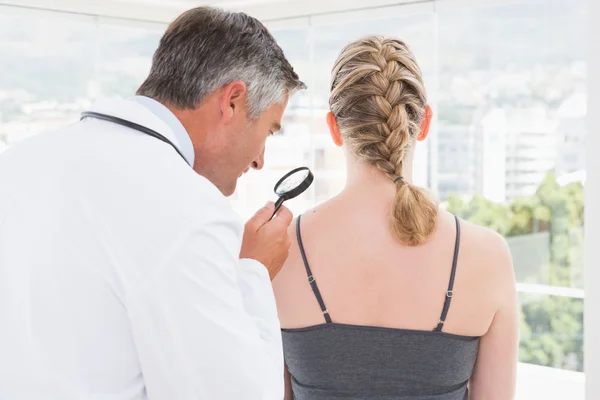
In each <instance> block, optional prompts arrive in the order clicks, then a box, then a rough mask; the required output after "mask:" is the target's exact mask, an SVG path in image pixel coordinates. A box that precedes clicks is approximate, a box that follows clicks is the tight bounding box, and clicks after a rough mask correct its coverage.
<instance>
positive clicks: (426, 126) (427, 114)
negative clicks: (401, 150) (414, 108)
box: [417, 104, 433, 141]
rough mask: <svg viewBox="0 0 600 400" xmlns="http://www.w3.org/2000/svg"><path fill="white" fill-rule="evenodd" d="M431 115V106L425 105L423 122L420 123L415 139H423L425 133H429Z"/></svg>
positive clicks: (425, 136) (425, 135)
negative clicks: (419, 130)
mask: <svg viewBox="0 0 600 400" xmlns="http://www.w3.org/2000/svg"><path fill="white" fill-rule="evenodd" d="M432 117H433V112H432V111H431V106H430V105H429V104H426V105H425V118H423V122H422V123H421V132H419V136H417V140H418V141H421V140H425V139H426V138H427V135H429V127H430V126H431V118H432Z"/></svg>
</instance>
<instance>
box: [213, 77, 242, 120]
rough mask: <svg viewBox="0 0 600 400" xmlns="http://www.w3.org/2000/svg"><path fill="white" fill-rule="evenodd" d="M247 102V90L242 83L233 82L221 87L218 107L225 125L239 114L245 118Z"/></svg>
mask: <svg viewBox="0 0 600 400" xmlns="http://www.w3.org/2000/svg"><path fill="white" fill-rule="evenodd" d="M247 100H248V89H247V88H246V84H245V83H244V82H242V81H233V82H231V83H229V84H228V85H226V86H224V87H223V89H222V95H221V98H220V102H219V105H220V108H221V115H222V117H223V119H224V120H225V123H229V122H231V121H233V120H234V119H235V118H234V117H235V116H236V115H239V113H242V114H243V115H244V116H245V117H247V113H248V110H247V109H246V108H247Z"/></svg>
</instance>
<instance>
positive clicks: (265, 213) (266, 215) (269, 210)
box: [248, 201, 275, 231]
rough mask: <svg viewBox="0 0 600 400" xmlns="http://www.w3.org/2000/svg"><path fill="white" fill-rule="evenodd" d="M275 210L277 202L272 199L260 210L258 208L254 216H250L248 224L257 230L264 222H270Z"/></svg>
mask: <svg viewBox="0 0 600 400" xmlns="http://www.w3.org/2000/svg"><path fill="white" fill-rule="evenodd" d="M274 211H275V203H273V202H272V201H269V202H268V203H267V204H265V205H264V206H263V207H262V208H261V209H260V210H258V211H257V212H256V214H254V216H253V217H252V218H250V220H249V221H248V224H249V225H250V226H251V227H252V228H253V229H254V230H256V231H257V230H258V229H260V227H261V226H263V225H264V224H266V223H267V222H269V219H270V218H271V216H272V215H273V212H274Z"/></svg>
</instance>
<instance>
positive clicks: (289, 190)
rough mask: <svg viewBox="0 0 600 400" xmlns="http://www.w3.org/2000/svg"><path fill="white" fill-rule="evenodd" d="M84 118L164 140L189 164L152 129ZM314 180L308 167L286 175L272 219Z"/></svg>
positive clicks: (280, 183)
mask: <svg viewBox="0 0 600 400" xmlns="http://www.w3.org/2000/svg"><path fill="white" fill-rule="evenodd" d="M84 118H96V119H101V120H103V121H108V122H112V123H113V124H117V125H121V126H124V127H126V128H130V129H134V130H136V131H138V132H141V133H143V134H146V135H148V136H152V137H153V138H156V139H158V140H162V141H163V142H165V143H168V144H170V145H171V146H172V147H173V148H174V149H175V151H176V152H177V154H179V155H180V156H181V158H183V160H184V161H185V162H186V164H187V163H188V161H187V160H186V159H185V157H184V155H183V153H181V151H180V150H179V149H178V148H177V146H175V144H173V142H171V141H170V140H169V139H167V138H166V137H164V136H163V135H161V134H160V133H158V132H156V131H154V130H152V129H150V128H147V127H145V126H143V125H139V124H136V123H135V122H131V121H128V120H126V119H123V118H119V117H115V116H114V115H108V114H102V113H98V112H94V111H85V112H83V113H81V119H84ZM313 178H314V177H313V174H312V172H311V170H310V169H308V168H307V167H299V168H295V169H293V170H292V171H290V172H288V173H287V174H285V175H284V176H283V177H282V178H281V179H280V180H279V181H278V182H277V183H276V184H275V187H274V188H273V191H274V192H275V194H276V195H277V196H279V199H278V200H277V202H276V203H275V211H274V212H273V215H272V216H271V218H273V217H274V216H275V214H276V213H277V211H278V210H279V208H280V207H281V205H282V204H283V202H284V201H286V200H290V199H293V198H294V197H297V196H299V195H300V194H301V193H302V192H304V191H305V190H306V189H308V187H309V186H310V185H311V184H312V182H313Z"/></svg>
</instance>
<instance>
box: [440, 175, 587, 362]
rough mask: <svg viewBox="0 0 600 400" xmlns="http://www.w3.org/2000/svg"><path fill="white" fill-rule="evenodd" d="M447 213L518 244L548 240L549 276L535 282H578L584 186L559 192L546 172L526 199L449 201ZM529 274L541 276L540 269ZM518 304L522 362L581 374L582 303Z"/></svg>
mask: <svg viewBox="0 0 600 400" xmlns="http://www.w3.org/2000/svg"><path fill="white" fill-rule="evenodd" d="M447 209H448V211H450V212H452V213H453V214H456V215H458V216H459V217H461V218H463V219H465V220H467V221H469V222H472V223H475V224H478V225H483V226H486V227H488V228H490V229H493V230H495V231H497V232H498V233H500V234H502V235H504V236H505V237H507V238H513V239H517V240H518V239H519V237H523V238H526V237H527V236H528V235H532V234H534V233H538V234H541V235H546V236H541V238H542V239H543V238H544V237H545V238H547V246H548V250H549V257H548V260H547V262H548V264H549V265H548V267H549V268H548V270H547V273H548V276H547V277H544V276H538V278H537V279H544V278H546V279H547V282H548V283H549V284H551V285H556V286H572V285H574V284H577V282H579V281H578V280H577V279H580V277H579V275H580V274H579V273H578V271H580V270H581V268H580V267H581V265H580V264H581V257H580V256H578V254H581V246H582V243H583V241H582V234H583V233H582V229H581V227H582V226H583V210H584V197H583V185H581V184H580V183H572V184H568V185H565V186H561V185H559V184H558V182H557V180H556V176H555V174H554V173H552V172H550V173H548V174H547V176H546V177H545V179H544V180H543V181H542V183H541V184H540V186H539V187H538V190H537V191H536V193H535V194H534V195H533V196H531V197H528V198H519V199H515V200H514V201H512V202H511V203H509V204H498V203H494V202H492V201H490V200H487V199H485V198H483V197H482V196H479V195H476V196H474V197H473V198H472V199H471V200H469V201H465V200H463V199H461V198H459V197H456V196H451V197H450V198H449V199H448V201H447ZM538 236H539V235H538ZM538 236H536V238H537V237H538ZM511 240H512V239H511ZM536 240H538V239H536ZM531 251H536V249H535V248H532V249H531ZM533 259H535V257H532V260H533ZM532 262H533V261H532ZM532 269H533V270H534V271H537V270H539V272H537V273H538V274H543V272H542V268H532ZM520 303H521V343H520V359H521V361H523V362H530V363H535V364H539V365H546V366H552V367H559V368H568V369H575V370H579V371H582V370H583V301H582V300H581V299H573V298H569V297H560V296H543V295H542V296H537V295H527V294H522V295H520Z"/></svg>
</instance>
